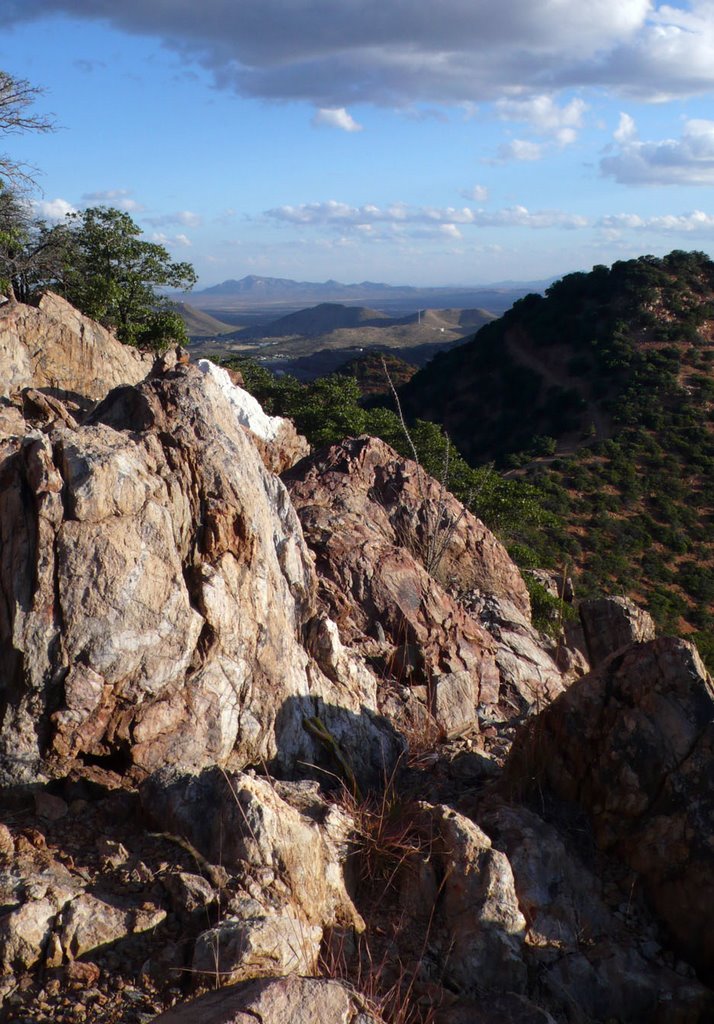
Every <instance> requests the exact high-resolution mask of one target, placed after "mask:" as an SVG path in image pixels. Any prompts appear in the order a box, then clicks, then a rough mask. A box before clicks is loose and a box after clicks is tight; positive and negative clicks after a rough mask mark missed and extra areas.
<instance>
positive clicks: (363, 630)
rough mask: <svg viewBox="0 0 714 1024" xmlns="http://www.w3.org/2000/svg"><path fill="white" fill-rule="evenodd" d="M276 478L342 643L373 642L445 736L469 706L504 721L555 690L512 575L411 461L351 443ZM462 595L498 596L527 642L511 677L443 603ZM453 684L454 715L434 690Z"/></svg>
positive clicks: (470, 623)
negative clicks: (426, 699)
mask: <svg viewBox="0 0 714 1024" xmlns="http://www.w3.org/2000/svg"><path fill="white" fill-rule="evenodd" d="M284 480H285V482H286V484H287V486H288V489H289V491H290V495H291V497H292V500H293V504H294V505H295V508H296V509H297V511H298V514H299V516H300V521H301V523H302V527H303V531H304V534H305V537H306V540H307V542H308V544H309V545H310V547H311V548H312V550H313V551H314V553H315V556H316V566H317V571H318V576H319V579H320V587H321V594H322V598H323V601H324V603H325V605H326V606H327V608H328V609H329V612H330V614H331V615H332V617H333V618H334V619H335V621H336V622H337V623H338V625H339V628H340V634H341V636H342V639H343V641H345V642H346V643H348V644H360V643H363V642H364V639H365V637H367V636H370V637H373V638H377V639H378V641H379V642H380V643H381V644H382V650H383V651H385V652H386V653H385V662H386V670H387V672H388V674H389V675H390V676H391V678H392V679H394V680H396V681H398V682H402V683H408V684H409V685H415V684H416V685H427V687H429V688H430V690H431V691H433V692H431V699H432V703H433V707H432V709H431V710H432V712H433V713H435V714H436V717H437V719H438V720H439V722H440V723H441V724H442V726H443V728H444V729H445V730H446V731H447V732H449V731H450V730H452V729H457V728H460V727H465V726H467V725H468V722H469V721H470V720H471V719H473V716H474V711H475V709H476V708H477V707H478V706H479V705H481V706H484V707H489V706H494V705H496V704H498V703H499V700H501V698H503V699H504V700H506V701H507V703H506V704H504V708H507V710H506V714H507V715H508V716H511V715H513V714H517V713H522V712H523V711H524V710H528V709H529V708H531V707H532V706H534V705H536V704H539V703H545V702H547V701H548V700H550V699H552V698H553V697H554V696H556V695H557V694H558V693H560V692H561V690H562V681H561V675H560V672H559V671H558V669H557V668H556V666H555V663H554V662H553V660H552V658H551V657H550V656H549V655H548V654H547V653H546V652H545V651H543V650H542V648H538V649H537V650H536V647H537V636H536V634H535V633H533V631H532V629H531V627H530V605H529V599H528V593H527V590H526V586H525V584H524V582H523V579H522V577H521V575H520V573H519V572H518V569H517V568H516V566H515V565H514V564H513V562H512V561H511V560H510V558H509V557H508V555H507V553H506V551H505V549H504V548H503V546H502V545H501V544H500V543H499V542H498V541H497V540H496V538H495V537H494V536H493V534H491V533H490V532H489V531H488V530H487V529H486V527H485V526H484V525H483V524H482V523H481V522H480V521H479V520H477V519H475V518H474V517H473V516H472V515H470V513H468V512H467V511H466V510H465V509H464V508H463V506H461V504H460V503H459V502H458V501H457V500H456V499H455V498H454V497H453V496H452V495H450V494H448V493H446V492H444V491H443V489H442V488H441V487H440V485H439V484H438V483H437V482H436V481H434V480H432V479H431V478H429V477H427V476H426V475H425V474H424V473H423V472H422V470H421V469H420V468H419V467H418V466H417V465H416V464H415V463H413V462H410V461H409V460H406V459H403V458H401V457H400V456H398V455H397V454H396V452H394V451H393V450H392V449H391V448H390V447H389V446H388V445H386V444H385V443H384V442H382V441H380V440H377V439H375V438H368V437H360V438H356V439H348V440H346V441H343V442H342V444H338V445H334V446H333V447H331V448H329V449H328V450H327V451H323V452H320V453H318V454H317V455H315V456H313V457H312V458H311V459H306V460H304V461H303V462H301V463H300V465H299V466H297V467H296V468H295V469H294V470H292V471H291V472H289V473H287V474H285V475H284ZM437 556H438V557H437ZM447 587H448V591H449V592H447V589H446V588H447ZM465 593H470V594H473V593H478V594H481V593H484V594H488V595H491V596H492V597H493V599H494V600H496V601H498V600H501V601H502V602H503V604H504V606H507V607H508V608H509V609H511V610H512V612H513V615H515V617H516V618H517V619H518V622H519V623H520V625H521V626H522V630H523V633H524V635H525V634H529V635H530V640H529V641H528V644H529V645H530V646H529V647H528V651H529V653H530V657H529V658H524V659H523V661H522V665H521V667H520V668H519V669H518V670H516V668H515V666H514V663H515V661H516V660H517V658H516V657H514V651H511V650H508V649H507V645H506V643H505V641H504V642H502V641H501V640H500V639H496V638H492V637H491V636H489V633H488V631H487V630H486V629H484V628H483V626H482V625H481V624H480V623H479V621H478V619H477V618H476V616H475V615H471V614H469V613H468V612H467V611H466V609H465V606H464V604H463V603H462V602H461V601H460V600H458V598H457V596H452V594H455V595H458V594H465ZM514 629H515V627H514ZM509 642H510V641H509ZM519 642H520V641H519ZM524 644H526V641H525V640H524V641H523V643H522V644H521V646H523V645H524ZM516 646H517V644H516ZM455 679H458V680H460V684H459V686H458V687H455V686H454V685H452V689H453V690H454V693H455V694H457V696H458V703H459V707H458V708H456V707H454V708H450V707H448V706H447V705H448V704H449V700H448V689H449V686H448V685H443V686H442V687H441V690H442V692H441V694H440V693H439V692H438V689H439V685H438V684H439V681H440V680H441V682H442V683H444V681H445V680H446V681H450V685H451V684H453V681H454V680H455ZM466 680H468V681H469V685H468V686H465V685H464V684H465V681H466ZM469 689H470V693H467V690H469ZM514 696H515V698H517V699H512V698H514ZM466 704H469V705H470V708H471V711H470V713H469V710H468V707H466Z"/></svg>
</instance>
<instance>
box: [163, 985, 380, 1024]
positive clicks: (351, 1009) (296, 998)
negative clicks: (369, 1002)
mask: <svg viewBox="0 0 714 1024" xmlns="http://www.w3.org/2000/svg"><path fill="white" fill-rule="evenodd" d="M198 1020H200V1021H201V1024H255V1022H256V1021H260V1024H378V1022H377V1019H376V1018H375V1017H373V1016H372V1014H370V1013H369V1012H368V1011H367V1010H366V1008H365V1005H364V1002H363V1000H361V999H360V998H359V996H357V995H355V993H354V992H353V991H352V990H351V989H350V988H348V987H346V986H343V985H340V984H339V983H338V982H336V981H327V980H324V979H319V978H295V977H292V978H273V979H270V980H267V981H256V982H252V983H251V984H250V985H238V986H236V987H235V988H233V989H223V990H221V991H220V992H211V993H209V994H208V995H205V996H202V997H201V998H200V999H196V1000H195V1001H194V1002H192V1003H187V1004H186V1005H184V1006H180V1007H176V1009H174V1010H169V1011H168V1012H167V1013H162V1014H161V1016H160V1017H157V1018H156V1021H155V1024H195V1022H196V1021H198Z"/></svg>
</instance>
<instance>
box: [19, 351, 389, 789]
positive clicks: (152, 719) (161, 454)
mask: <svg viewBox="0 0 714 1024" xmlns="http://www.w3.org/2000/svg"><path fill="white" fill-rule="evenodd" d="M0 589H1V590H2V592H3V594H4V597H5V600H3V601H2V602H0V656H1V657H2V658H3V659H4V672H5V675H4V686H5V694H6V699H7V704H8V710H7V713H6V714H5V717H4V720H3V723H2V725H1V726H0V754H2V770H3V771H4V772H5V773H6V775H7V777H8V778H9V780H11V781H12V780H15V781H18V780H26V781H29V780H33V779H36V778H38V777H41V774H42V766H43V759H44V758H45V757H47V756H48V754H50V752H51V753H52V754H53V755H55V756H58V757H60V758H67V757H78V756H79V757H82V756H84V755H90V756H105V755H108V754H111V753H112V752H114V753H117V752H121V756H122V757H124V758H126V759H127V761H128V763H129V765H131V766H133V767H134V768H135V769H136V771H137V773H139V774H142V773H146V772H149V771H152V770H154V769H156V768H158V767H160V766H161V765H164V764H182V765H184V766H201V765H207V764H215V763H216V762H223V761H225V760H226V759H227V758H228V757H229V756H230V755H231V754H232V753H233V752H234V751H235V752H236V753H237V756H238V757H239V758H240V759H241V760H242V762H243V763H246V762H249V763H257V762H259V761H266V762H276V763H277V764H278V765H281V766H283V767H286V766H290V765H292V764H294V763H295V761H296V760H301V761H304V762H307V763H314V762H315V761H318V760H319V759H320V758H321V756H323V752H322V750H321V748H320V747H319V745H318V744H317V742H316V740H315V739H314V738H313V737H312V736H311V735H310V734H309V733H308V732H307V730H306V729H305V727H304V724H303V723H304V719H305V718H306V717H310V716H312V715H314V714H315V713H320V714H321V715H322V718H323V720H324V721H325V722H326V723H327V725H328V728H329V729H330V730H331V731H332V733H333V735H336V736H338V738H339V741H340V743H341V745H342V746H343V748H344V749H346V750H352V755H351V756H352V758H353V761H354V767H355V771H356V772H357V773H358V774H359V773H360V772H363V771H364V772H365V773H366V774H367V775H369V774H370V773H371V774H372V775H377V774H378V775H379V776H380V777H381V773H382V771H383V770H384V766H385V764H389V763H391V761H392V760H393V757H394V756H395V755H396V753H397V752H398V749H399V744H398V743H397V740H396V737H395V734H394V731H393V730H392V729H390V727H389V725H388V723H386V722H383V721H380V720H379V719H378V718H377V716H376V715H375V713H374V712H375V711H376V680H375V678H374V676H373V675H372V674H371V673H370V672H369V671H368V670H367V669H366V668H365V667H364V666H363V665H362V664H360V663H358V661H357V660H356V659H355V657H354V655H352V654H351V653H350V652H348V651H344V650H343V651H342V653H341V654H339V657H338V652H337V645H338V644H339V638H337V637H336V635H335V636H332V635H331V634H330V633H329V630H328V631H327V633H326V634H325V643H324V644H322V645H320V647H319V650H317V651H316V652H315V653H314V654H312V653H310V652H309V651H308V650H307V649H306V647H305V645H304V644H305V638H306V636H307V634H308V633H309V632H310V624H311V623H312V621H313V619H314V613H315V611H316V600H315V598H316V578H315V572H314V567H313V561H312V557H311V555H310V552H309V551H308V549H307V547H306V545H305V542H304V540H303V536H302V532H301V529H300V523H299V521H298V518H297V515H296V514H295V511H294V509H293V507H292V505H291V503H290V499H289V497H288V494H287V492H286V490H285V488H284V486H283V485H282V483H281V482H280V480H279V479H278V478H277V477H276V476H274V475H273V474H271V473H268V472H267V471H266V469H265V467H264V465H263V463H262V461H261V458H260V455H259V453H258V452H257V450H256V448H255V446H254V444H253V443H252V441H251V439H250V436H249V434H248V433H247V432H246V430H245V429H244V427H243V426H241V424H240V423H239V422H238V421H237V419H236V417H235V415H234V410H233V408H232V406H231V405H230V403H229V402H228V400H227V399H226V396H225V394H224V392H223V391H222V390H221V389H220V388H219V387H218V385H217V384H216V383H215V382H214V381H213V379H212V377H210V376H207V375H204V374H202V373H200V371H198V370H197V369H195V368H194V367H192V366H190V365H189V366H187V365H184V364H177V366H176V367H175V369H174V370H172V371H171V372H169V373H166V374H164V375H163V376H162V375H154V376H152V377H151V378H149V379H147V380H146V381H144V382H143V383H142V384H141V385H140V386H139V387H124V388H118V389H116V390H115V391H113V392H112V394H111V395H110V396H109V397H108V398H107V399H106V400H105V401H104V402H103V403H101V405H100V406H99V407H98V408H97V409H96V410H95V411H94V413H93V414H92V416H91V418H90V420H89V421H88V422H86V423H85V424H84V425H83V426H81V427H80V428H79V429H77V430H70V429H68V428H67V427H66V426H63V427H61V428H58V429H56V430H54V431H52V432H51V433H50V434H48V435H37V434H30V435H29V436H28V437H26V438H10V439H8V440H6V441H5V442H2V443H0ZM325 644H326V646H327V648H329V649H330V651H332V652H333V654H332V655H330V654H328V653H327V652H326V650H323V648H325ZM321 658H326V659H327V660H326V664H327V663H329V664H330V665H332V664H333V663H336V662H335V659H337V660H339V662H340V665H341V670H340V678H339V679H334V678H332V677H328V676H327V675H326V674H325V673H323V672H322V669H321V667H320V659H321ZM0 774H1V773H0Z"/></svg>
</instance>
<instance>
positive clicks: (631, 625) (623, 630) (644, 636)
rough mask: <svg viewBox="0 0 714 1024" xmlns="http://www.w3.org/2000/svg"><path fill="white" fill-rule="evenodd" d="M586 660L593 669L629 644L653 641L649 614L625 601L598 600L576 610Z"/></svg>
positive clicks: (653, 627)
mask: <svg viewBox="0 0 714 1024" xmlns="http://www.w3.org/2000/svg"><path fill="white" fill-rule="evenodd" d="M579 611H580V621H581V622H582V627H583V633H584V638H585V645H586V649H587V653H588V660H589V661H590V664H591V666H592V667H593V668H597V666H598V665H601V664H602V662H603V661H605V659H606V658H609V657H610V655H611V654H614V653H615V652H616V651H620V650H622V648H623V647H627V646H628V645H629V644H639V643H644V642H645V641H647V640H654V638H655V635H656V631H655V624H654V620H653V619H652V616H651V615H650V613H649V612H646V611H645V610H644V608H639V607H638V606H637V605H636V604H635V602H634V601H630V599H629V598H627V597H600V598H597V599H596V600H592V601H582V602H581V603H580V607H579Z"/></svg>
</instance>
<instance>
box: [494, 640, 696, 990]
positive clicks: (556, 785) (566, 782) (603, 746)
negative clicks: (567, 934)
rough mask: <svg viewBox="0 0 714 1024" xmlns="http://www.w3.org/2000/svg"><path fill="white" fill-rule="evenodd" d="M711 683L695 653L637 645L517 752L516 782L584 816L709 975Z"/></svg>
mask: <svg viewBox="0 0 714 1024" xmlns="http://www.w3.org/2000/svg"><path fill="white" fill-rule="evenodd" d="M713 764H714V684H713V683H712V679H711V676H709V674H708V673H707V672H706V670H705V668H704V666H703V664H702V661H701V659H700V657H699V655H698V654H697V651H696V649H695V648H694V647H693V645H691V644H689V643H687V642H686V641H684V640H675V639H673V638H670V637H665V638H662V639H659V640H654V641H651V642H650V643H647V644H637V645H633V646H631V647H629V648H627V649H625V650H624V651H623V652H621V653H620V654H619V655H615V656H613V657H611V658H610V659H609V660H607V661H606V662H605V663H604V664H603V665H602V666H601V667H600V668H599V669H597V670H596V671H594V672H592V673H591V674H590V675H587V676H585V677H583V678H582V679H581V680H579V681H577V682H575V683H574V684H573V685H572V686H571V687H570V689H569V690H567V691H566V692H565V693H564V694H563V695H562V696H561V697H559V698H558V699H557V700H556V701H555V702H554V703H553V704H552V705H551V706H550V707H549V708H547V709H546V710H545V711H543V712H542V714H540V715H539V716H538V718H537V719H536V720H535V721H533V722H532V723H531V725H530V727H529V729H528V730H527V731H525V732H524V733H523V734H522V735H521V737H520V739H519V741H518V742H517V744H516V746H515V747H514V750H513V753H512V756H511V761H510V765H509V773H510V776H511V779H512V781H513V782H514V783H515V784H516V785H521V786H526V787H529V786H536V785H537V786H543V785H547V786H549V787H550V788H551V789H552V790H554V791H555V792H556V793H557V794H559V795H560V796H561V797H564V798H565V799H567V800H569V801H576V802H578V803H579V804H581V805H582V806H583V807H584V808H586V810H587V811H588V813H589V815H590V817H591V820H592V824H593V828H594V832H595V836H596V838H597V841H598V843H599V844H600V845H601V846H602V847H603V848H605V849H607V850H609V851H612V852H613V853H616V854H617V855H618V856H619V857H621V858H622V859H623V860H625V861H626V862H627V864H629V865H630V866H631V867H632V869H633V870H634V871H636V872H637V873H638V874H639V876H640V878H641V879H642V883H643V884H644V886H645V887H646V890H647V892H648V895H649V898H650V900H651V902H652V904H653V906H654V907H655V909H656V912H657V913H658V914H659V916H660V917H661V918H662V920H663V921H665V922H666V924H667V925H668V927H669V929H670V931H671V933H672V935H673V936H674V938H675V939H676V941H677V943H678V944H679V947H680V949H681V950H683V952H684V953H685V954H686V955H687V956H688V957H689V958H691V960H692V962H694V963H695V964H698V965H700V966H701V967H703V968H705V969H706V970H708V971H712V970H714V932H713V931H712V927H711V908H712V907H713V906H714V772H713V771H712V765H713Z"/></svg>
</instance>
